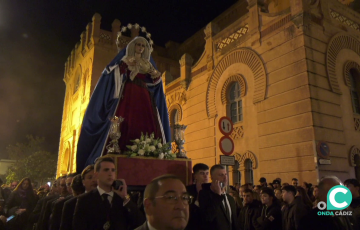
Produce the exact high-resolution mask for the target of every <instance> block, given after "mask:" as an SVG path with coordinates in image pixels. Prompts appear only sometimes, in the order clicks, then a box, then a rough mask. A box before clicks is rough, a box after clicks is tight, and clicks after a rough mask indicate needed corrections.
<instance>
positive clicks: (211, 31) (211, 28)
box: [204, 22, 218, 71]
mask: <svg viewBox="0 0 360 230" xmlns="http://www.w3.org/2000/svg"><path fill="white" fill-rule="evenodd" d="M217 32H218V27H217V25H216V24H215V23H213V22H210V23H209V24H207V26H206V27H205V29H204V33H205V50H206V53H207V56H206V60H207V63H208V64H207V69H208V71H210V70H212V69H213V67H214V62H213V57H214V55H215V53H214V49H215V48H214V47H213V46H214V44H213V36H214V35H215V34H216V33H217Z"/></svg>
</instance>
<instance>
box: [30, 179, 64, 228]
mask: <svg viewBox="0 0 360 230" xmlns="http://www.w3.org/2000/svg"><path fill="white" fill-rule="evenodd" d="M52 188H53V194H51V193H48V194H47V195H46V196H45V197H43V198H41V199H40V200H39V201H38V202H37V203H36V206H35V208H34V210H33V211H32V213H31V214H30V217H29V220H28V221H29V222H30V223H31V224H32V225H35V224H37V223H38V222H39V220H40V215H41V210H42V208H43V206H44V205H45V204H46V202H47V201H48V200H51V199H53V198H54V197H55V196H58V186H57V180H55V181H54V183H53V186H52ZM36 229H38V228H37V227H36Z"/></svg>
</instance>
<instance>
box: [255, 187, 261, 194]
mask: <svg viewBox="0 0 360 230" xmlns="http://www.w3.org/2000/svg"><path fill="white" fill-rule="evenodd" d="M261 188H262V186H261V185H256V186H255V188H254V189H253V191H254V192H256V193H257V194H260V191H261Z"/></svg>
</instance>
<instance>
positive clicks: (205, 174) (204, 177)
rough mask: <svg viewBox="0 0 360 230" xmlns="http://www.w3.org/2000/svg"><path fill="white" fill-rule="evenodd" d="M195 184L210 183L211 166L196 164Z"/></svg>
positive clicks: (194, 169) (194, 171)
mask: <svg viewBox="0 0 360 230" xmlns="http://www.w3.org/2000/svg"><path fill="white" fill-rule="evenodd" d="M193 173H194V181H195V183H199V184H204V183H208V182H209V166H207V165H206V164H202V163H199V164H196V165H194V167H193Z"/></svg>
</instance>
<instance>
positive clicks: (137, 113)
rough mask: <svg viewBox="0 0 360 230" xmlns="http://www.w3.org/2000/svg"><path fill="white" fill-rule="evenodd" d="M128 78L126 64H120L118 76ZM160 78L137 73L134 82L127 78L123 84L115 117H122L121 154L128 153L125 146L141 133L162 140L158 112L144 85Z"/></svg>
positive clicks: (128, 73) (128, 71) (128, 72)
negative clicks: (123, 75)
mask: <svg viewBox="0 0 360 230" xmlns="http://www.w3.org/2000/svg"><path fill="white" fill-rule="evenodd" d="M126 72H127V76H130V70H128V68H127V64H126V63H124V62H121V63H120V74H125V73H126ZM159 78H160V77H158V78H156V79H151V77H150V75H149V74H141V73H138V74H137V75H136V76H135V78H134V80H133V81H131V80H130V78H129V77H127V79H126V82H125V83H124V84H125V85H124V89H123V91H122V94H121V97H120V100H119V105H118V107H117V109H116V112H115V115H116V116H117V117H120V116H121V117H123V118H124V121H123V122H122V123H121V127H120V131H121V137H120V139H119V147H120V150H121V152H122V153H124V152H125V151H128V150H129V149H128V148H126V145H133V143H132V142H130V140H135V139H140V137H141V133H143V134H144V135H145V134H146V133H148V134H149V135H150V134H151V133H154V134H155V138H162V135H161V129H160V124H159V119H158V112H157V110H156V105H155V101H154V98H153V96H152V95H151V93H150V92H149V91H148V90H147V87H146V83H149V82H151V83H155V82H156V81H158V80H159ZM105 151H107V150H105Z"/></svg>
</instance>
